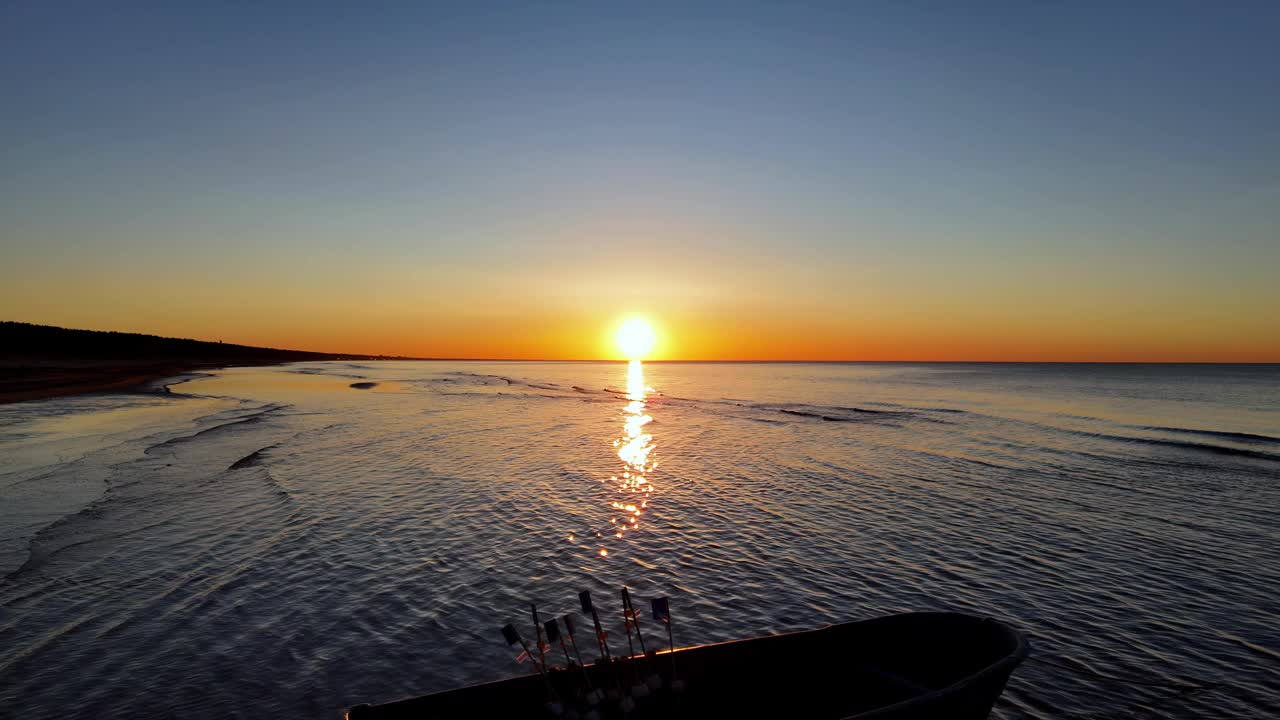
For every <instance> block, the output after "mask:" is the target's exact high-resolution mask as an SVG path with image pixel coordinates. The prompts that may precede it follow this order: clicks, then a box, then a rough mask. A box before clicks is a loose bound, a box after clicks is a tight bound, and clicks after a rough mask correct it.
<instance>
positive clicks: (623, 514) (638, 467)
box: [598, 360, 657, 557]
mask: <svg viewBox="0 0 1280 720" xmlns="http://www.w3.org/2000/svg"><path fill="white" fill-rule="evenodd" d="M651 392H653V388H650V387H648V386H647V385H645V383H644V367H643V366H642V365H641V364H640V361H639V360H632V361H631V362H630V363H629V364H628V365H627V394H626V396H625V398H626V400H627V405H626V407H624V408H623V411H622V414H623V421H622V431H623V434H622V437H620V438H618V439H617V440H614V441H613V446H614V447H615V448H617V453H618V459H619V460H621V461H622V466H623V467H622V473H621V474H619V475H614V476H611V477H610V478H609V482H610V483H612V484H613V486H614V491H615V493H614V494H615V499H614V500H613V501H612V502H610V503H609V507H610V509H611V510H613V513H614V514H613V515H612V516H611V517H610V518H609V525H610V530H611V532H612V533H613V537H614V538H615V539H618V540H621V539H623V538H624V537H626V535H627V533H629V532H634V531H636V530H638V529H639V527H640V518H641V517H642V516H643V515H644V512H645V510H646V509H648V507H649V495H650V493H652V492H653V484H652V483H650V482H649V474H650V473H651V472H652V471H653V470H654V469H655V468H656V467H657V463H656V462H651V461H650V459H649V455H650V454H651V453H652V452H653V448H654V444H653V436H652V435H650V434H649V432H648V431H647V429H646V426H647V425H648V424H649V423H651V422H653V417H652V416H650V415H649V414H648V412H647V407H646V405H647V403H646V400H645V398H646V397H647V396H648V394H649V393H651ZM598 534H600V535H603V533H598ZM600 555H601V556H602V557H603V556H606V555H608V553H607V551H606V550H605V549H604V548H600Z"/></svg>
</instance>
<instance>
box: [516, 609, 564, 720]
mask: <svg viewBox="0 0 1280 720" xmlns="http://www.w3.org/2000/svg"><path fill="white" fill-rule="evenodd" d="M502 636H503V637H504V638H506V640H507V644H508V645H515V644H516V643H519V644H520V647H521V648H522V649H523V650H524V652H523V653H521V654H520V657H518V658H516V660H517V662H523V661H524V660H523V658H525V657H528V658H529V659H530V660H531V661H533V666H534V667H536V668H537V669H538V674H539V675H541V676H542V684H543V686H544V687H545V688H546V690H547V710H548V711H549V712H550V713H551V714H552V715H553V716H556V717H559V716H560V714H561V713H563V712H564V706H563V705H561V704H560V702H559V697H558V696H557V695H556V691H555V688H553V687H551V678H549V677H547V670H546V668H544V667H543V666H542V665H540V664H538V661H537V659H535V658H534V656H533V653H531V652H529V644H528V643H526V642H525V641H524V638H523V637H522V636H521V635H520V631H519V630H516V626H515V625H512V624H511V623H507V624H506V625H504V626H502Z"/></svg>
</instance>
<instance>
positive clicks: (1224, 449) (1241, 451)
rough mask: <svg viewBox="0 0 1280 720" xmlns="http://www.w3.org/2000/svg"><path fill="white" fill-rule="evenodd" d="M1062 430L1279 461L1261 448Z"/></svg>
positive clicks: (1180, 448)
mask: <svg viewBox="0 0 1280 720" xmlns="http://www.w3.org/2000/svg"><path fill="white" fill-rule="evenodd" d="M1064 432H1067V433H1070V434H1072V435H1078V436H1081V437H1089V438H1098V439H1100V440H1113V441H1115V442H1122V443H1135V444H1139V445H1152V446H1156V447H1166V448H1176V449H1178V450H1192V451H1196V452H1206V453H1213V454H1215V455H1229V456H1233V457H1245V458H1253V459H1255V460H1271V461H1273V462H1276V461H1280V455H1278V454H1276V453H1269V452H1264V451H1262V450H1248V449H1245V448H1236V447H1230V446H1227V445H1214V444H1212V443H1201V442H1191V441H1190V440H1170V439H1167V438H1154V437H1134V436H1132V435H1113V434H1110V433H1096V432H1087V431H1084V430H1064Z"/></svg>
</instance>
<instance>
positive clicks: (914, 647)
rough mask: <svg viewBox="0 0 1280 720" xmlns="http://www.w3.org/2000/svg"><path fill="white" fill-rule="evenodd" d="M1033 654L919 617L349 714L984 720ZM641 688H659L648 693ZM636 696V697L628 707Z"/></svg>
mask: <svg viewBox="0 0 1280 720" xmlns="http://www.w3.org/2000/svg"><path fill="white" fill-rule="evenodd" d="M592 639H593V640H594V638H592ZM651 641H652V637H651ZM1028 652H1029V646H1028V643H1027V640H1026V638H1025V637H1024V636H1023V635H1022V633H1020V632H1018V631H1017V630H1015V629H1014V628H1012V627H1010V626H1009V625H1006V624H1004V623H1002V622H998V621H996V620H992V619H986V618H979V617H974V616H971V615H964V614H960V613H951V612H912V613H902V614H897V615H888V616H884V617H879V618H874V619H871V620H864V621H859V622H850V623H843V624H839V625H831V626H829V627H824V628H819V629H816V630H805V631H800V632H790V633H785V634H780V635H769V636H765V637H758V638H752V639H748V640H735V641H730V642H722V643H715V644H711V645H700V646H697V647H687V648H676V649H674V650H661V651H656V652H655V651H652V650H651V651H650V652H649V653H648V654H647V655H640V654H638V655H635V656H631V657H624V658H621V659H619V658H615V659H613V660H611V661H606V660H598V661H597V662H595V663H592V664H589V665H586V666H585V667H580V666H578V665H576V664H573V663H570V665H571V667H565V668H548V669H547V670H546V672H545V673H533V674H529V675H523V676H519V677H514V678H511V679H508V680H499V681H496V682H488V683H483V684H480V685H473V686H471V687H465V688H460V689H457V690H448V691H445V692H440V693H436V694H433V695H426V696H423V697H418V698H412V699H407V700H400V701H396V702H388V703H385V704H381V705H357V706H355V707H352V708H350V709H349V710H348V714H347V717H348V719H349V720H399V719H401V718H406V719H407V718H414V719H415V720H418V719H422V718H442V719H443V718H462V717H466V718H488V717H494V718H504V717H524V718H529V717H552V716H560V717H580V718H586V717H588V714H589V713H594V714H591V715H590V717H593V718H595V717H598V718H601V719H602V720H604V719H606V718H614V717H616V718H621V717H624V716H625V717H627V718H635V719H637V720H638V719H639V718H645V717H655V718H680V717H686V718H715V717H778V718H797V719H799V718H815V719H818V718H857V719H858V720H871V719H873V718H874V720H905V719H908V718H910V719H911V720H935V719H936V720H980V719H981V718H985V717H987V716H988V714H989V713H990V712H991V707H992V705H993V704H994V703H995V701H996V700H997V699H998V698H999V697H1000V694H1001V693H1002V692H1003V691H1004V686H1005V683H1006V682H1007V681H1008V679H1009V676H1010V674H1011V673H1012V672H1013V670H1014V668H1016V667H1017V666H1018V664H1019V663H1021V662H1022V661H1023V659H1025V658H1026V657H1027V654H1028ZM655 676H657V677H655ZM646 681H647V683H646ZM640 684H647V688H653V690H652V691H650V690H648V689H647V688H646V689H645V690H644V692H643V693H640V692H638V691H639V690H640V688H639V687H638V686H639V685H640ZM595 690H601V691H606V690H607V691H609V696H608V697H607V698H603V699H600V700H599V702H597V703H595V704H590V701H591V700H593V699H595V697H597V696H595V695H594V691H595ZM588 693H591V694H590V695H589V694H588ZM629 696H632V697H635V696H639V697H636V699H635V700H632V701H629V702H628V701H627V698H628V697H629ZM628 705H629V706H628Z"/></svg>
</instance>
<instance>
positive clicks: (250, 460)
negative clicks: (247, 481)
mask: <svg viewBox="0 0 1280 720" xmlns="http://www.w3.org/2000/svg"><path fill="white" fill-rule="evenodd" d="M277 447H280V445H279V444H278V443H275V444H271V445H268V446H266V447H262V448H258V449H257V450H254V451H253V452H251V453H249V454H248V455H245V456H244V457H242V458H240V459H239V460H237V461H235V462H233V463H231V465H229V466H228V467H227V469H228V470H239V469H241V468H247V467H253V466H254V465H258V464H260V463H261V462H262V459H263V453H265V452H266V451H268V450H271V449H274V448H277Z"/></svg>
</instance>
